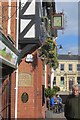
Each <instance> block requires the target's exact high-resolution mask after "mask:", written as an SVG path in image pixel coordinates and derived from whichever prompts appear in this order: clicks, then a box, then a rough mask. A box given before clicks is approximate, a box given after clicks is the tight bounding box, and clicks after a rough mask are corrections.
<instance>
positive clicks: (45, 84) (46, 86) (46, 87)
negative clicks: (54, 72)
mask: <svg viewBox="0 0 80 120" xmlns="http://www.w3.org/2000/svg"><path fill="white" fill-rule="evenodd" d="M46 82H47V65H46V64H45V88H47V85H46V84H47V83H46Z"/></svg>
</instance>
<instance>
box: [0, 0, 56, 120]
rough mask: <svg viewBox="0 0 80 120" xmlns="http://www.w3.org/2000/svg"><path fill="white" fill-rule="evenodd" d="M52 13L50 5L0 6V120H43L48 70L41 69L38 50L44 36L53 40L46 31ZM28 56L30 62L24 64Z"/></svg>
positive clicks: (48, 80)
mask: <svg viewBox="0 0 80 120" xmlns="http://www.w3.org/2000/svg"><path fill="white" fill-rule="evenodd" d="M32 8H33V9H32ZM54 12H55V3H54V2H35V1H30V2H28V1H25V0H21V2H19V1H17V2H16V1H13V2H11V0H10V1H9V2H7V1H6V2H4V1H3V2H0V13H1V14H0V26H1V29H2V30H1V31H0V33H1V34H0V42H1V43H2V41H3V43H5V45H3V43H2V47H4V46H5V48H3V49H2V47H1V46H0V50H1V52H0V60H1V61H0V62H1V64H0V65H1V66H0V71H1V75H0V115H1V118H8V119H11V118H44V117H45V110H46V109H45V96H44V87H45V80H46V87H48V85H49V84H50V74H51V69H50V67H49V66H48V65H46V69H44V66H43V62H42V60H41V58H39V57H38V48H39V47H40V46H41V45H42V44H43V43H44V41H45V39H46V37H47V35H49V36H51V37H56V30H55V31H54V30H53V29H52V28H51V27H52V26H50V27H49V25H52V24H51V23H52V21H51V20H52V14H53V13H54ZM18 35H19V36H18ZM0 45H1V44H0ZM3 50H4V52H3ZM6 50H7V51H6ZM5 51H6V54H7V52H9V56H8V55H6V54H5ZM10 54H12V55H13V56H10ZM28 54H30V55H32V56H33V61H32V62H30V61H29V62H27V61H26V57H27V55H28ZM11 58H13V59H11Z"/></svg>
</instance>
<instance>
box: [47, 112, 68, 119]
mask: <svg viewBox="0 0 80 120" xmlns="http://www.w3.org/2000/svg"><path fill="white" fill-rule="evenodd" d="M48 118H49V119H52V118H53V120H66V118H65V117H64V112H61V113H53V112H52V110H47V111H46V119H48Z"/></svg>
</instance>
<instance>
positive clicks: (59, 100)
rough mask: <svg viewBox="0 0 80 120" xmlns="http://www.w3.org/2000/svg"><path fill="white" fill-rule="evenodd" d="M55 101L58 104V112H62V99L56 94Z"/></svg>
mask: <svg viewBox="0 0 80 120" xmlns="http://www.w3.org/2000/svg"><path fill="white" fill-rule="evenodd" d="M56 99H57V104H58V112H59V113H60V112H62V111H63V104H62V98H61V97H60V95H59V94H56Z"/></svg>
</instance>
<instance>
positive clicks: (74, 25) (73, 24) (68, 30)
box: [56, 2, 78, 35]
mask: <svg viewBox="0 0 80 120" xmlns="http://www.w3.org/2000/svg"><path fill="white" fill-rule="evenodd" d="M56 9H57V12H61V11H63V13H64V30H63V31H64V34H65V35H68V34H76V35H77V34H78V3H77V2H76V3H74V2H67V3H65V2H57V3H56Z"/></svg>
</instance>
